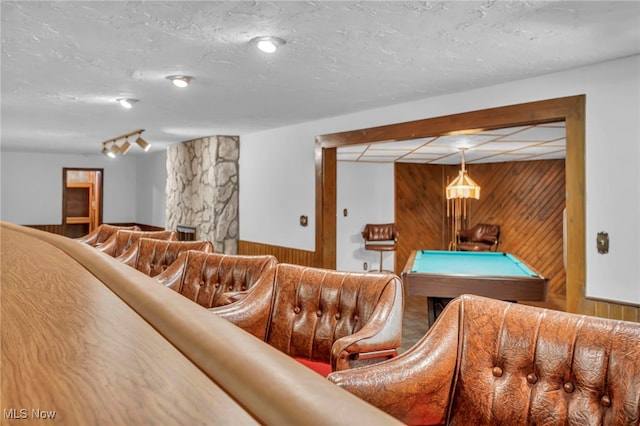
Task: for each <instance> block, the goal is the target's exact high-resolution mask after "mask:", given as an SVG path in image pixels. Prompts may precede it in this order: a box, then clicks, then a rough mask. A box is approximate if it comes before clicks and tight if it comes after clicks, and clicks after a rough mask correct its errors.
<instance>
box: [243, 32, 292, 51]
mask: <svg viewBox="0 0 640 426" xmlns="http://www.w3.org/2000/svg"><path fill="white" fill-rule="evenodd" d="M251 42H252V43H254V44H255V45H256V47H257V48H258V49H260V50H261V51H263V52H265V53H274V52H275V51H276V50H278V47H280V46H283V45H285V44H286V43H287V42H286V41H285V40H283V39H281V38H278V37H272V36H261V37H254V38H252V39H251Z"/></svg>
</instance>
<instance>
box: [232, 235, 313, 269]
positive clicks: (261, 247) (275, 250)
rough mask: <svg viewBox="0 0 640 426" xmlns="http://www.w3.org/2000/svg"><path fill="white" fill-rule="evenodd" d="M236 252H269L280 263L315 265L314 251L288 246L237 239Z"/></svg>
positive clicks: (263, 253) (251, 254) (252, 254)
mask: <svg viewBox="0 0 640 426" xmlns="http://www.w3.org/2000/svg"><path fill="white" fill-rule="evenodd" d="M238 254H241V255H247V256H261V255H266V254H270V255H272V256H275V257H276V259H278V262H280V263H292V264H295V265H304V266H315V252H312V251H307V250H299V249H294V248H290V247H282V246H274V245H271V244H262V243H256V242H253V241H243V240H240V241H238Z"/></svg>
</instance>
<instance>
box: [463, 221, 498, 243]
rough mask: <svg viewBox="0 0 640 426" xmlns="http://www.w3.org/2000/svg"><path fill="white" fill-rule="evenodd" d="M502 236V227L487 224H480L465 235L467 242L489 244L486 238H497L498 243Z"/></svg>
mask: <svg viewBox="0 0 640 426" xmlns="http://www.w3.org/2000/svg"><path fill="white" fill-rule="evenodd" d="M499 234H500V226H498V225H493V224H486V223H479V224H477V225H475V226H473V227H472V228H471V229H469V230H468V231H466V233H464V234H463V235H464V240H465V241H472V242H487V240H486V239H485V237H489V238H495V240H496V241H497V239H498V236H499Z"/></svg>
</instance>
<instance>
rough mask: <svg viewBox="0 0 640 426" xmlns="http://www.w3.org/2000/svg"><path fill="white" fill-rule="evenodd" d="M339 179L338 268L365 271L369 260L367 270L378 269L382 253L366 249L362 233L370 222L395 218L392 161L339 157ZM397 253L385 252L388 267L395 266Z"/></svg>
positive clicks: (385, 261)
mask: <svg viewBox="0 0 640 426" xmlns="http://www.w3.org/2000/svg"><path fill="white" fill-rule="evenodd" d="M337 179H338V182H340V185H339V186H338V188H337V194H336V198H337V207H338V209H337V210H338V217H337V220H336V234H337V235H336V269H338V270H342V271H362V270H364V268H363V264H364V262H367V264H368V268H367V270H376V269H378V268H379V264H380V254H379V253H378V252H374V251H367V250H365V249H364V241H363V239H362V235H361V233H362V229H363V228H364V225H365V224H367V223H391V222H394V221H395V220H394V202H395V201H394V174H393V164H374V163H348V162H343V161H340V162H338V168H337ZM344 209H347V216H344V213H343V211H344ZM394 257H395V256H394V253H393V252H386V253H383V258H382V266H383V268H384V269H385V270H391V271H392V270H393V263H394Z"/></svg>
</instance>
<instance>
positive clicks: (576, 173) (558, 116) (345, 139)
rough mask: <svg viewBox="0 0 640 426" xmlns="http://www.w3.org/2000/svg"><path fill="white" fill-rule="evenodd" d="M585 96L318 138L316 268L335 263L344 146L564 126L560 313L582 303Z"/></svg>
mask: <svg viewBox="0 0 640 426" xmlns="http://www.w3.org/2000/svg"><path fill="white" fill-rule="evenodd" d="M584 113H585V95H577V96H570V97H566V98H557V99H549V100H544V101H534V102H530V103H525V104H517V105H510V106H505V107H497V108H491V109H487V110H478V111H472V112H467V113H460V114H454V115H450V116H443V117H435V118H430V119H423V120H417V121H412V122H404V123H397V124H390V125H386V126H380V127H375V128H369V129H360V130H354V131H348V132H342V133H335V134H328V135H321V136H318V137H317V138H316V265H319V266H322V267H326V268H333V267H335V262H336V257H335V256H336V237H335V235H336V150H337V148H339V147H342V146H347V145H358V144H363V143H376V142H388V141H403V140H409V139H416V138H421V137H430V136H438V135H445V134H449V133H450V132H452V131H456V130H460V129H499V128H504V127H514V126H522V125H530V124H538V123H552V122H564V123H565V126H566V139H567V141H566V144H567V154H566V160H565V164H566V168H565V180H566V200H567V201H566V212H567V223H568V224H570V225H571V226H569V227H568V229H567V235H566V236H567V239H566V244H567V246H566V249H567V252H566V253H567V270H566V301H567V302H566V303H567V305H566V310H567V311H569V312H584V307H583V305H584V303H585V275H586V267H585V258H586V251H585V199H584V195H585V118H584Z"/></svg>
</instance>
